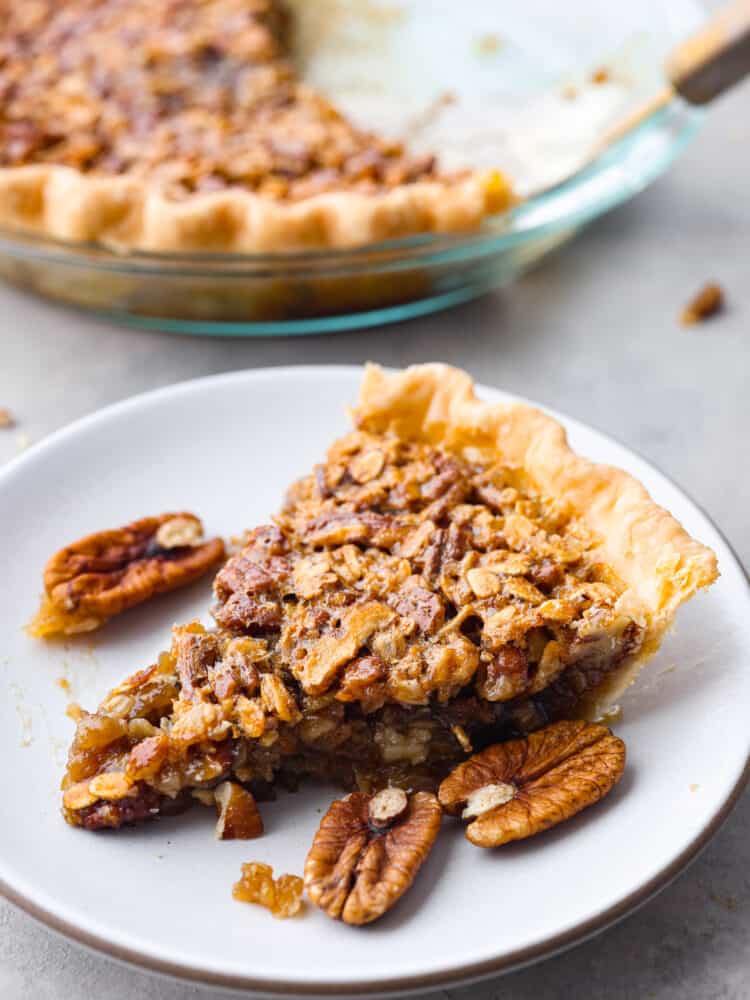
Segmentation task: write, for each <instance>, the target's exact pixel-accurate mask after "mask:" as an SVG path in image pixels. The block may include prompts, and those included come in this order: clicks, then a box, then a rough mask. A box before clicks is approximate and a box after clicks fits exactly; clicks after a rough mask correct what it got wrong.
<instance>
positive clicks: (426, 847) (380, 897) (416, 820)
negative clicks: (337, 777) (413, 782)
mask: <svg viewBox="0 0 750 1000" xmlns="http://www.w3.org/2000/svg"><path fill="white" fill-rule="evenodd" d="M440 819H441V812H440V805H439V803H438V800H437V799H436V798H435V796H434V795H431V794H430V793H429V792H416V793H414V794H413V795H409V796H407V795H406V793H404V792H401V791H400V789H394V788H388V789H383V790H382V791H380V792H378V793H376V794H375V795H374V796H370V795H363V794H362V793H361V792H352V793H351V795H347V796H346V798H344V799H339V800H338V801H336V802H334V803H333V804H332V805H331V807H330V809H329V810H328V812H327V813H326V814H325V816H324V817H323V819H322V820H321V823H320V828H319V829H318V832H317V833H316V834H315V839H314V840H313V845H312V847H311V848H310V853H309V854H308V855H307V860H306V861H305V889H306V890H307V895H308V896H309V898H310V900H311V902H313V903H314V904H315V905H316V906H319V907H320V909H321V910H324V911H325V912H326V913H327V914H328V916H329V917H333V918H335V919H338V920H343V921H344V923H347V924H367V923H370V922H371V921H373V920H377V919H378V917H381V916H382V915H383V914H384V913H385V912H386V911H387V910H389V909H390V908H391V907H392V906H393V905H394V904H395V903H396V901H397V900H398V899H400V898H401V896H403V894H404V893H405V892H406V890H407V889H408V888H409V886H410V885H411V884H412V882H413V881H414V878H415V876H416V874H417V872H418V871H419V868H420V867H421V865H422V864H423V862H424V861H425V859H426V857H427V855H428V854H429V852H430V848H431V847H432V845H433V843H434V842H435V838H436V837H437V835H438V831H439V829H440Z"/></svg>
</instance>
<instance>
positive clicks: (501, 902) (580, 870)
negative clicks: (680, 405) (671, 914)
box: [0, 366, 750, 997]
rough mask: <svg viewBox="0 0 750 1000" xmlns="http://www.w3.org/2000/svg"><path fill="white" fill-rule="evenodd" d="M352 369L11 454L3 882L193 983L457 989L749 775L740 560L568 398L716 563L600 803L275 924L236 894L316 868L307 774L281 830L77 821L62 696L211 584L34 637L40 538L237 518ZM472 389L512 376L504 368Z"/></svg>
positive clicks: (301, 371)
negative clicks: (354, 919) (166, 516)
mask: <svg viewBox="0 0 750 1000" xmlns="http://www.w3.org/2000/svg"><path fill="white" fill-rule="evenodd" d="M361 376H362V372H361V370H360V369H356V368H340V367H317V366H306V367H301V368H274V369H267V370H260V371H248V372H237V373H231V374H229V375H222V376H215V377H211V378H204V379H199V380H196V381H193V382H187V383H183V384H181V385H175V386H170V387H168V388H164V389H159V390H157V391H156V392H151V393H147V394H146V395H142V396H136V397H135V398H133V399H129V400H126V401H125V402H122V403H118V404H116V405H115V406H111V407H108V408H107V409H105V410H102V411H100V412H98V413H95V414H93V415H91V416H89V417H86V418H85V419H83V420H80V421H78V422H77V423H75V424H73V425H72V426H70V427H68V428H65V429H64V430H62V431H60V432H59V433H57V434H54V435H52V436H51V437H49V438H47V439H46V440H45V441H42V442H41V443H40V444H38V445H36V446H34V447H32V448H30V449H29V450H28V451H27V452H25V453H24V454H23V455H20V456H19V457H18V458H16V459H15V460H14V461H12V462H10V463H9V464H8V465H6V466H5V467H4V468H3V469H2V470H0V544H2V552H3V580H4V590H3V601H2V604H0V628H1V629H2V634H3V650H2V654H0V692H2V697H0V732H1V733H2V739H3V822H2V823H0V893H4V894H5V895H6V896H7V897H8V898H9V899H10V900H11V901H13V902H15V903H16V904H17V905H19V906H21V907H23V908H24V909H25V910H27V911H28V912H29V913H31V914H32V915H33V916H35V917H36V918H37V919H39V920H42V921H44V922H45V923H46V924H47V925H48V926H50V927H52V928H55V929H56V930H58V931H59V932H61V933H63V934H65V935H67V936H69V937H71V938H72V939H74V940H76V941H78V942H80V943H82V944H84V945H87V946H89V947H92V948H96V949H98V950H100V951H102V952H104V953H107V954H109V955H111V956H113V957H115V958H118V959H120V960H124V961H128V962H131V963H136V964H138V965H142V966H145V967H148V968H150V969H153V970H156V971H158V972H162V973H167V974H171V975H173V976H179V977H182V978H183V979H185V980H199V981H202V982H204V983H209V984H211V985H213V986H215V987H216V986H225V987H234V988H237V989H243V990H247V991H250V992H252V993H255V994H261V995H265V996H269V995H273V996H282V997H290V996H303V995H304V996H311V995H312V996H326V997H331V996H334V995H339V996H341V995H346V996H360V997H361V996H364V995H372V994H385V993H391V994H392V993H403V992H407V991H417V990H427V989H430V988H438V987H446V986H450V985H452V984H455V983H457V982H465V981H469V980H474V979H479V978H482V977H486V976H490V975H493V974H497V973H500V972H502V971H506V970H508V969H511V968H513V967H516V966H518V965H520V964H523V963H528V962H532V961H536V960H539V959H541V958H543V957H544V956H546V955H549V954H551V953H552V952H554V951H558V950H560V949H561V948H563V947H566V946H570V945H571V944H573V943H575V942H576V941H580V940H582V939H583V938H585V937H587V936H589V935H591V934H593V933H594V932H596V931H598V930H601V929H602V928H604V927H605V926H607V925H608V924H610V923H612V922H613V921H615V920H617V919H619V918H620V917H622V916H623V915H624V914H626V913H627V912H629V911H630V910H632V909H633V908H634V907H636V906H637V905H639V904H640V903H642V902H644V901H645V900H646V899H648V898H649V897H650V896H651V895H653V894H654V893H655V892H656V891H658V890H659V889H660V888H662V887H663V886H664V885H665V884H666V883H667V882H668V881H669V880H670V879H671V878H673V877H674V876H675V875H676V874H677V873H678V872H679V871H680V870H681V869H682V868H684V866H685V865H686V864H687V863H688V862H689V861H690V860H691V859H692V858H693V857H695V855H696V853H697V852H698V850H699V849H700V848H701V847H702V846H704V845H705V844H706V843H707V841H708V840H709V838H710V837H711V835H712V834H713V833H714V832H715V831H716V830H717V828H718V827H719V825H720V823H721V821H722V820H723V819H724V817H725V816H726V815H727V813H728V811H729V809H730V808H731V806H732V804H733V803H734V802H735V801H736V799H737V797H738V796H739V794H740V792H741V791H742V789H743V787H744V785H745V783H746V780H747V776H748V773H749V770H748V754H749V753H750V729H749V728H748V725H747V705H748V701H749V699H750V671H748V669H747V639H746V636H747V621H748V617H749V616H750V590H749V589H748V583H747V580H746V579H745V577H744V575H743V572H742V569H741V568H740V566H739V564H738V562H737V560H736V559H735V557H734V555H733V554H732V552H731V550H730V549H729V547H728V546H727V544H726V542H725V541H724V540H723V539H722V538H721V536H720V534H719V533H718V532H717V530H716V529H715V528H714V526H713V525H712V524H711V523H710V521H709V520H708V519H707V518H706V516H705V515H704V514H702V513H701V511H700V510H699V509H698V507H696V505H695V504H694V503H693V502H692V501H691V500H690V499H689V498H688V497H686V496H685V494H684V493H682V492H681V491H680V490H679V489H678V488H677V487H676V486H675V485H674V484H673V483H670V482H669V481H668V480H667V479H666V478H665V477H664V476H663V475H661V473H659V472H658V471H657V470H656V469H654V468H653V467H652V466H650V465H648V463H646V462H645V461H643V460H642V459H640V458H638V456H636V455H634V454H633V453H632V452H630V451H628V450H627V449H626V448H624V447H622V446H621V445H618V444H617V443H615V442H614V441H612V440H611V439H609V438H607V437H605V436H604V435H602V434H598V433H597V432H596V431H594V430H592V429H591V428H590V427H587V426H585V425H583V424H580V423H577V422H575V421H573V420H569V419H567V418H563V417H559V416H558V419H560V420H562V422H563V423H564V426H565V427H566V429H567V431H568V433H569V436H570V441H571V445H572V447H573V448H575V449H576V450H577V451H578V452H579V453H581V454H584V455H586V456H588V457H590V458H591V459H593V460H595V461H599V462H605V463H609V464H613V465H616V466H619V467H621V468H624V469H626V470H627V471H629V472H630V473H632V474H634V475H635V476H637V477H638V478H639V479H640V480H641V481H642V482H643V483H644V484H645V486H646V487H647V489H648V490H649V492H650V493H651V494H652V496H653V498H654V499H655V500H656V501H657V502H658V503H660V504H662V505H663V506H665V507H666V508H668V509H669V510H670V511H671V512H672V513H673V514H674V515H675V516H676V517H677V518H678V519H679V520H680V521H681V522H682V523H683V524H684V526H685V528H686V529H687V530H688V531H689V532H690V533H691V534H692V535H693V536H694V537H696V538H698V539H699V540H700V541H702V542H704V543H706V544H708V545H710V546H711V547H712V548H713V549H714V550H715V552H716V554H717V557H718V560H719V567H720V570H721V577H720V579H719V580H718V581H717V582H716V584H714V586H712V587H711V588H710V589H709V590H708V591H707V592H705V593H702V594H699V595H698V596H697V597H695V599H694V600H692V601H690V603H689V604H688V605H687V606H686V607H685V608H683V609H682V611H681V612H680V614H679V616H678V619H677V624H676V627H675V629H674V630H673V631H672V632H671V633H670V634H669V635H668V636H667V637H666V639H665V641H664V643H663V645H662V647H661V649H660V650H659V651H658V653H657V654H656V655H655V657H654V658H653V660H652V661H651V662H650V663H649V665H648V666H647V667H646V669H645V670H644V671H643V673H642V674H641V675H640V677H639V678H638V681H637V682H636V684H635V685H634V686H633V687H632V688H631V689H630V690H629V691H628V692H627V694H626V697H625V698H624V699H623V701H622V706H621V707H622V717H621V718H620V719H619V720H618V721H617V722H616V723H613V727H614V729H615V731H616V733H617V735H618V736H620V737H621V738H622V739H623V740H624V741H625V743H626V744H627V748H628V763H627V768H626V771H625V774H624V776H623V779H622V781H621V782H620V783H619V784H618V786H617V788H616V789H615V790H614V791H613V792H612V794H611V795H610V796H609V797H608V799H607V800H606V801H605V802H603V803H601V804H599V805H597V806H595V807H593V808H592V809H590V810H587V811H585V812H583V813H581V814H580V815H579V816H577V817H575V818H574V819H572V820H570V821H569V822H568V823H566V824H564V825H561V826H560V827H558V828H557V829H555V830H551V831H549V832H547V833H545V834H542V835H540V836H538V837H533V838H530V839H529V840H527V841H524V842H522V843H521V842H519V843H517V844H512V845H506V846H505V847H502V848H498V849H497V850H494V851H493V850H482V849H480V848H476V847H474V846H473V845H472V844H470V843H469V842H468V841H467V840H466V839H465V838H464V836H463V832H462V830H461V827H460V824H458V823H454V822H451V821H448V820H447V819H446V821H445V822H444V824H443V829H442V831H441V835H440V837H439V839H438V841H437V843H436V845H435V848H434V849H433V851H432V853H431V855H430V857H429V859H428V860H427V862H426V864H425V865H424V868H423V869H422V871H420V873H419V875H418V877H417V880H416V881H415V883H414V886H413V887H412V889H411V890H410V891H409V893H408V894H407V895H406V896H405V897H404V898H403V899H402V900H401V901H400V902H399V903H398V904H397V906H395V907H394V908H393V910H392V911H391V912H390V913H388V914H387V915H386V916H384V917H383V918H382V919H381V920H379V921H378V922H377V923H375V924H372V925H371V926H370V927H367V928H352V927H348V926H346V925H344V924H341V923H339V922H336V921H333V920H330V919H329V918H327V917H326V916H325V915H324V914H323V913H321V912H320V911H319V910H316V909H314V908H313V907H311V906H308V907H307V910H306V912H305V913H304V914H303V915H301V916H300V917H299V918H295V919H292V920H287V921H278V920H274V919H273V918H272V917H271V915H270V914H269V913H268V912H267V911H266V910H264V909H262V908H261V907H257V906H249V905H247V904H241V903H238V902H236V901H235V900H233V899H232V895H231V887H232V883H233V882H234V881H235V880H236V879H237V878H238V876H239V872H240V865H241V864H242V863H243V862H247V861H251V860H257V861H264V862H266V863H268V864H271V865H273V866H274V870H275V871H276V873H280V872H291V873H295V874H299V873H300V872H301V870H302V865H303V862H304V858H305V855H306V853H307V850H308V848H309V846H310V843H311V841H312V837H313V835H314V832H315V829H316V828H317V826H318V824H319V822H320V818H321V812H322V811H323V810H325V809H326V808H327V806H328V805H329V804H330V802H331V800H332V799H333V798H334V797H335V796H337V795H340V794H341V792H340V790H338V789H336V788H333V787H322V786H320V785H316V784H304V785H303V786H302V787H301V788H300V790H299V791H298V792H296V793H294V794H290V793H289V794H287V793H280V794H279V797H278V799H277V800H276V801H275V802H269V803H265V802H264V803H263V805H262V809H263V819H264V824H265V827H266V832H265V833H264V835H263V837H261V838H260V839H258V840H254V841H241V840H234V841H221V842H219V841H216V839H215V838H214V835H213V827H214V823H215V816H214V814H213V811H212V810H209V809H201V808H198V807H196V808H195V809H192V810H190V811H189V812H187V813H184V814H183V815H181V816H177V817H171V818H163V819H160V820H158V821H156V822H153V823H146V824H144V825H143V826H140V827H138V826H136V827H130V828H123V829H121V830H118V831H102V832H100V833H96V834H95V833H87V832H85V831H83V830H81V829H75V828H73V827H71V826H68V825H67V824H66V823H65V822H64V820H63V819H62V816H61V815H60V790H59V782H60V777H61V774H62V771H63V768H64V763H65V752H66V747H67V745H68V744H69V742H70V739H71V736H72V731H73V725H72V723H71V721H70V719H68V718H67V717H66V714H65V708H66V702H67V701H68V700H69V699H70V698H73V699H74V700H77V701H78V702H80V703H81V704H82V705H83V707H84V708H87V709H92V708H93V707H94V706H95V705H96V704H97V703H98V701H99V700H100V699H101V697H102V696H103V695H104V693H106V691H108V690H109V689H110V688H111V687H112V686H114V684H116V683H118V682H119V681H120V680H121V679H122V678H123V677H125V676H127V675H128V674H130V673H131V672H132V671H134V670H136V669H138V668H140V667H142V666H145V665H147V664H149V663H151V662H153V660H154V656H155V653H156V652H158V651H159V650H160V649H162V648H164V646H165V643H167V641H168V637H169V629H170V626H171V624H172V622H175V621H181V622H185V621H189V620H191V618H193V617H202V618H203V620H204V621H205V622H206V623H208V622H209V621H210V619H209V617H208V615H207V613H206V609H207V607H208V606H209V604H210V584H209V583H208V582H206V581H204V582H201V583H198V584H196V585H195V586H193V587H190V588H186V589H185V590H182V591H176V592H175V593H173V594H171V595H166V596H164V597H162V598H159V599H157V600H154V601H152V602H149V603H148V604H146V605H144V606H142V607H141V608H138V609H134V610H132V611H130V612H128V613H127V614H125V615H122V616H121V617H120V618H119V619H116V620H114V621H112V622H111V623H110V624H109V625H108V626H107V627H106V628H104V629H103V630H102V631H101V632H99V633H95V634H93V635H88V636H82V637H79V638H78V639H72V640H70V641H68V642H66V643H55V642H47V643H44V642H41V641H39V640H34V639H31V638H30V637H29V636H28V635H26V633H24V632H23V631H22V629H21V625H22V624H23V623H24V622H25V621H27V620H28V617H29V615H30V614H31V613H32V612H33V611H34V610H35V607H36V603H37V596H38V591H39V588H40V583H41V580H40V571H41V567H42V566H43V564H44V562H45V560H46V559H47V557H48V556H49V555H50V553H52V552H53V551H56V550H57V549H58V548H59V547H60V546H61V545H62V544H64V543H65V542H66V541H68V540H70V539H73V538H78V537H80V536H82V535H84V534H87V533H88V532H90V531H93V530H96V529H99V528H104V527H107V526H113V525H118V524H124V523H126V522H128V521H130V520H132V519H133V518H135V517H139V516H142V515H145V514H149V513H154V512H157V511H163V510H177V509H189V510H194V511H196V512H197V513H199V514H200V515H201V516H202V517H203V519H204V521H205V524H206V529H207V531H209V532H210V533H212V534H213V533H219V534H222V535H225V536H226V535H231V534H236V533H237V532H238V531H240V530H242V529H243V528H244V527H246V526H251V525H255V524H262V523H264V522H266V521H267V519H268V517H269V514H270V513H271V512H272V511H273V510H275V509H277V507H278V504H279V502H280V500H281V497H282V495H283V492H284V490H285V488H286V487H287V485H288V484H289V483H290V482H292V480H294V479H295V478H296V477H297V476H299V475H301V474H302V473H304V472H305V471H306V470H307V469H308V468H310V467H311V465H312V464H313V463H314V462H315V461H317V460H318V459H320V458H321V457H322V456H323V454H324V452H325V449H326V447H327V446H328V444H329V443H330V442H331V441H332V440H333V439H334V438H336V437H337V436H338V435H340V434H341V433H343V432H344V431H345V430H346V428H347V426H348V423H349V422H348V419H347V417H346V414H345V407H346V405H347V404H350V403H352V402H353V401H354V400H355V399H356V396H357V390H358V386H359V382H360V380H361ZM480 394H481V395H482V396H483V397H484V398H486V399H491V400H493V399H499V400H509V399H510V398H511V397H509V396H507V395H506V394H503V393H500V392H498V391H497V390H493V389H489V388H484V389H480ZM290 413H293V414H294V415H295V419H293V420H290V419H289V415H290ZM113 455H116V456H117V458H116V461H114V462H113V461H112V456H113ZM246 456H253V460H252V461H248V460H247V458H246ZM21 539H22V540H23V544H20V543H19V540H21ZM61 678H63V679H64V680H65V682H66V684H67V687H68V690H65V689H64V688H63V687H61V686H60V683H59V681H60V679H61ZM681 919H682V916H680V915H675V920H681ZM186 992H187V991H186ZM497 992H498V993H502V995H505V992H504V991H503V990H502V987H500V988H499V989H498V991H497Z"/></svg>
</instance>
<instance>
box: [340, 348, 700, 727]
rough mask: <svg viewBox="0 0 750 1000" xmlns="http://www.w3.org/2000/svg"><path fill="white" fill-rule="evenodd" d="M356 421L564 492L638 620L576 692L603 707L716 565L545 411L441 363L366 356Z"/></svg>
mask: <svg viewBox="0 0 750 1000" xmlns="http://www.w3.org/2000/svg"><path fill="white" fill-rule="evenodd" d="M355 418H356V421H357V425H358V426H359V427H360V428H361V429H362V430H365V431H370V432H373V433H381V434H382V433H388V432H390V433H393V434H396V435H397V436H399V437H404V438H408V439H410V440H414V441H423V442H426V443H429V444H431V445H438V446H441V447H444V448H446V449H447V450H448V451H451V452H454V453H456V454H458V455H461V456H471V457H472V458H476V457H479V456H482V457H483V458H484V460H485V461H487V462H489V461H491V460H492V457H493V456H495V457H499V456H502V459H503V461H504V462H506V463H510V464H515V465H518V466H520V467H522V468H523V470H524V471H525V473H526V474H527V475H528V476H529V477H530V478H531V480H532V481H533V482H534V483H535V484H536V486H537V487H538V489H539V490H540V492H541V494H542V495H544V496H556V497H559V496H564V497H565V499H566V501H567V502H568V503H569V504H570V505H571V506H572V507H573V508H574V509H575V510H576V512H577V513H578V515H579V516H580V517H581V518H582V520H583V521H584V523H585V524H586V525H587V526H588V527H589V528H590V530H591V531H592V533H593V534H594V536H595V537H596V538H597V548H598V551H599V552H600V553H601V555H602V557H603V561H606V563H607V564H609V565H610V566H612V568H613V569H614V570H615V571H616V572H617V574H618V576H619V577H620V579H621V580H622V582H623V583H624V584H625V585H626V590H625V592H624V593H623V595H622V596H621V598H620V601H621V607H622V609H623V610H625V611H627V613H628V614H630V615H631V616H632V617H633V619H634V620H635V621H637V622H639V623H640V624H642V626H643V628H644V629H645V633H644V641H643V644H642V645H641V647H640V649H639V650H638V652H636V653H635V654H634V655H632V656H628V657H626V658H625V659H624V660H623V661H622V662H621V663H620V664H619V665H618V666H617V667H616V668H615V669H614V670H613V671H612V672H611V674H609V675H608V676H607V677H605V679H604V680H603V681H602V683H601V684H600V685H599V687H598V688H597V689H596V690H595V691H594V692H593V693H592V694H591V695H590V696H588V697H587V698H584V700H583V707H584V709H585V712H586V715H587V716H589V717H590V718H594V719H595V718H598V717H601V716H602V715H604V714H605V713H606V712H607V710H608V709H610V708H611V707H612V705H613V704H614V703H615V702H616V701H617V699H618V698H619V697H620V695H621V694H622V693H623V692H624V691H625V690H626V688H628V687H629V686H630V685H631V684H632V683H633V681H634V680H635V679H636V677H637V676H638V673H639V672H640V670H641V668H642V667H643V666H644V665H645V663H646V661H647V660H648V659H649V658H650V657H651V656H652V655H653V653H654V652H656V650H657V649H658V647H659V645H660V644H661V641H662V639H663V638H664V635H665V634H666V632H667V630H668V629H669V627H670V625H671V623H672V620H673V618H674V615H675V613H676V612H677V609H678V608H679V607H680V605H681V604H683V603H684V602H685V601H687V600H688V599H689V598H690V597H692V596H693V595H694V594H695V593H696V592H697V591H698V590H700V589H702V588H705V587H708V586H709V585H710V584H711V583H712V582H713V581H714V580H716V579H717V577H718V575H719V571H718V566H717V560H716V555H715V554H714V552H713V551H712V550H711V549H710V548H708V547H707V546H705V545H702V544H701V543H700V542H698V541H696V540H695V539H694V538H692V537H691V536H690V535H689V534H688V533H687V531H686V530H685V529H684V528H683V527H682V525H681V524H680V523H679V521H677V520H676V518H674V517H673V516H672V515H671V514H670V513H669V512H668V511H666V510H664V508H662V507H660V506H659V505H658V504H656V503H655V502H654V501H653V500H652V499H651V496H650V495H649V493H648V492H647V490H646V489H645V487H644V486H643V485H642V484H641V483H640V482H639V481H638V480H637V479H635V478H634V477H633V476H631V475H630V474H629V473H627V472H624V471H623V470H622V469H617V468H614V467H612V466H609V465H603V464H598V463H595V462H592V461H590V460H588V459H586V458H583V457H582V456H580V455H578V454H576V452H574V451H573V450H572V449H571V448H570V446H569V444H568V440H567V435H566V433H565V430H564V428H563V427H562V426H561V425H560V424H559V423H558V422H557V420H555V419H554V418H553V417H551V416H549V415H547V414H545V413H543V412H542V411H540V410H538V409H536V408H535V407H532V406H528V405H526V404H523V403H513V404H504V403H487V402H483V401H482V400H480V399H479V398H478V397H477V396H476V394H475V391H474V383H473V380H472V379H471V377H470V376H469V375H468V374H467V373H466V372H463V371H461V370H460V369H457V368H453V367H451V366H449V365H444V364H424V365H415V366H412V367H409V368H406V369H404V370H403V371H399V372H386V371H385V370H384V369H382V368H380V367H379V366H378V365H375V364H368V365H367V366H366V369H365V375H364V379H363V382H362V387H361V390H360V396H359V401H358V404H357V407H356V410H355Z"/></svg>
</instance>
